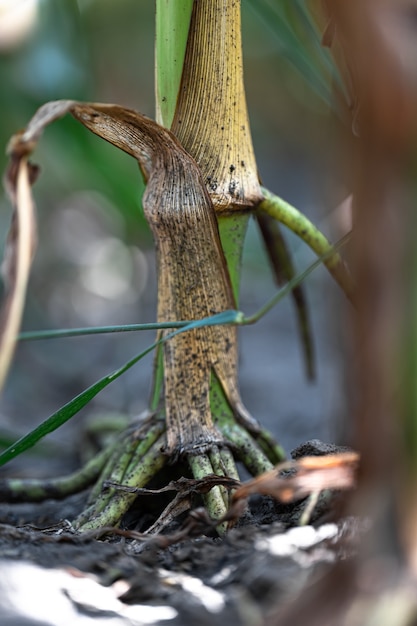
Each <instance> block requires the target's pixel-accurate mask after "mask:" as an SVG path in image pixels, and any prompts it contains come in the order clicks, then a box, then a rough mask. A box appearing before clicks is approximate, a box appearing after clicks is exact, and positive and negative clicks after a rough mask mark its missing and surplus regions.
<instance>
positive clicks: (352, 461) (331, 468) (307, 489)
mask: <svg viewBox="0 0 417 626" xmlns="http://www.w3.org/2000/svg"><path fill="white" fill-rule="evenodd" d="M358 464H359V455H358V454H357V453H356V452H343V453H339V454H329V455H325V456H307V457H303V458H301V459H299V460H297V461H287V462H284V463H280V464H279V465H277V466H276V467H275V468H274V469H273V470H271V471H269V472H265V473H264V474H261V475H260V476H257V477H256V478H253V479H252V480H249V481H247V482H245V483H243V484H242V485H241V486H240V487H239V488H238V489H236V491H235V493H234V494H233V499H232V505H231V507H230V511H229V513H228V519H231V518H233V517H234V516H235V517H236V516H239V515H240V513H241V511H242V508H243V506H244V503H245V502H246V500H247V498H248V497H249V496H250V495H252V494H261V495H265V496H272V497H273V498H275V499H276V500H279V501H280V502H284V503H286V502H293V501H295V500H300V499H302V498H304V497H306V496H308V495H309V494H311V493H316V492H318V491H323V490H324V489H337V490H344V489H352V488H353V487H354V486H355V484H356V472H357V468H358ZM288 470H292V473H291V474H290V475H288V473H285V472H287V471H288Z"/></svg>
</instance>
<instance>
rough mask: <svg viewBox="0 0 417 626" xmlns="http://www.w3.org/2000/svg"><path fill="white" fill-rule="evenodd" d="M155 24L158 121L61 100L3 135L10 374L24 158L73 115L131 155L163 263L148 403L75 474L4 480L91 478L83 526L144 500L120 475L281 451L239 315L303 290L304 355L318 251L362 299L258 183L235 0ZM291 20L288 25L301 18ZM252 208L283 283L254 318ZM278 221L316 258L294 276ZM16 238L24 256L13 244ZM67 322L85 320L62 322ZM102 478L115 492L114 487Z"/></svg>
mask: <svg viewBox="0 0 417 626" xmlns="http://www.w3.org/2000/svg"><path fill="white" fill-rule="evenodd" d="M267 7H269V4H267ZM270 10H271V11H272V10H273V9H272V8H271V9H270ZM302 15H304V17H305V16H306V15H307V14H306V13H305V12H304V13H302ZM285 23H286V22H285V20H284V21H283V24H285ZM156 24H157V28H156V95H157V111H156V121H153V120H150V119H149V118H147V117H145V116H143V115H141V114H140V113H137V112H136V111H133V110H130V109H126V108H123V107H120V106H118V105H113V104H97V103H80V102H76V101H73V100H61V101H55V102H50V103H48V104H46V105H44V106H43V107H41V109H39V111H38V112H37V113H36V114H35V115H34V117H33V118H32V120H31V121H30V122H29V124H28V125H27V127H26V129H24V130H23V131H21V132H20V133H18V134H16V135H15V136H14V137H13V138H12V140H11V142H10V144H9V155H10V166H9V170H8V174H7V184H8V188H9V194H10V197H11V200H12V202H13V204H14V206H15V217H14V228H13V229H12V231H11V236H10V237H9V244H8V259H9V262H8V275H9V282H10V294H9V300H8V302H7V303H6V307H8V308H9V310H11V309H13V314H12V315H10V314H9V315H8V316H7V315H6V317H5V323H4V329H3V335H2V341H3V346H2V351H1V360H0V375H1V377H2V379H4V377H5V375H6V372H7V369H8V365H9V362H10V358H11V355H12V353H13V349H14V345H15V340H16V335H17V332H18V326H19V323H20V317H21V312H22V309H23V303H24V294H25V290H26V283H27V276H28V271H29V266H30V256H31V249H32V234H31V228H30V220H31V219H32V215H33V210H32V208H33V207H32V201H31V195H30V186H31V184H32V183H33V181H34V179H35V178H36V170H35V168H34V166H32V165H31V163H30V162H29V156H30V154H31V153H32V151H33V149H34V147H35V145H36V143H37V141H38V140H39V139H40V136H41V134H42V132H43V130H44V128H45V127H46V126H47V125H48V124H50V123H51V122H53V121H55V120H56V119H58V118H60V117H62V116H63V115H65V114H67V113H70V114H71V115H72V116H73V117H74V118H75V119H76V120H78V121H79V122H80V123H81V124H82V125H83V126H85V127H86V128H87V129H89V130H90V131H91V132H93V133H95V134H96V135H98V136H99V137H102V138H103V139H105V140H106V141H108V142H110V143H111V144H113V145H114V146H116V147H117V148H119V149H121V150H123V151H124V152H127V153H128V154H130V155H131V156H132V157H133V158H134V159H136V160H137V161H138V163H139V166H140V170H141V173H142V176H143V178H144V180H145V182H146V191H145V194H144V197H143V209H144V214H145V217H146V220H147V221H148V224H149V225H150V228H151V231H152V233H153V237H154V241H155V246H156V252H157V264H158V267H157V269H158V320H157V323H156V324H155V325H154V326H153V327H154V328H155V329H156V330H157V333H158V334H157V338H156V341H155V343H154V344H153V345H152V346H150V347H149V349H148V350H146V353H148V352H150V351H153V350H155V366H154V377H153V389H152V394H151V401H150V406H149V415H148V416H147V418H146V419H145V420H143V421H142V422H140V423H134V424H132V426H131V427H129V428H128V429H127V430H126V431H125V432H123V433H122V434H121V435H120V436H119V438H118V439H117V440H116V441H115V442H114V443H113V444H112V446H111V447H110V448H108V449H105V450H104V451H103V452H101V453H100V454H99V455H98V456H97V457H95V458H94V459H92V460H91V461H90V462H89V463H88V464H87V465H86V466H85V467H84V468H82V469H81V470H80V471H78V472H76V473H75V474H74V475H73V476H69V477H65V478H62V479H61V478H59V479H54V480H50V481H47V482H46V483H42V482H39V481H32V483H31V482H30V481H29V482H28V481H23V482H20V481H13V480H9V481H8V482H7V484H6V485H4V488H3V491H4V493H5V494H9V497H11V498H15V499H18V498H29V499H30V498H31V499H34V500H39V499H42V498H45V497H50V496H54V497H64V496H65V495H67V494H69V493H73V492H75V491H78V490H80V489H82V488H85V487H87V486H89V485H93V488H92V490H91V494H90V499H89V503H88V506H87V508H86V510H85V511H83V512H82V513H81V514H80V516H79V518H78V519H77V520H74V525H75V527H76V528H77V529H79V530H80V531H85V530H89V529H93V528H98V527H102V526H109V525H117V524H118V523H119V522H120V520H121V518H122V516H123V515H124V513H125V512H126V511H127V510H128V509H129V507H130V506H131V504H132V502H133V500H134V499H135V497H136V495H135V493H131V492H129V491H126V490H125V491H123V490H119V489H118V488H117V485H118V484H122V485H123V486H125V487H128V488H129V487H133V488H141V487H145V486H146V485H147V484H148V482H149V481H150V480H151V479H152V478H153V477H154V476H155V475H157V474H158V472H159V471H160V470H161V469H162V468H163V467H164V466H165V465H166V464H167V463H175V462H177V461H178V460H181V461H185V462H186V464H187V465H188V467H189V470H190V472H191V474H192V476H193V477H194V478H195V479H197V480H199V479H202V478H204V477H207V476H209V475H212V474H214V475H217V476H220V477H221V476H223V477H226V478H234V479H237V478H238V472H237V468H236V458H237V459H239V460H241V461H242V462H243V463H244V465H245V466H246V467H247V469H248V470H249V471H250V472H251V473H252V474H259V473H261V472H264V471H266V470H269V469H271V468H272V467H273V465H275V464H276V463H278V462H279V461H281V460H283V459H284V452H283V450H282V448H281V446H280V445H279V444H278V443H276V442H275V441H274V439H273V438H272V436H271V435H270V433H268V432H267V431H265V430H264V429H263V428H262V427H261V426H260V425H259V424H258V422H257V420H256V419H255V418H254V417H253V416H251V415H250V413H249V412H248V410H247V409H246V408H245V406H244V405H243V403H242V400H241V397H240V392H239V386H238V346H237V334H236V332H237V326H238V325H244V324H248V323H254V322H255V321H256V320H257V319H259V317H261V316H262V315H263V314H264V313H265V312H266V311H267V310H269V308H271V307H272V306H274V305H275V303H276V302H277V301H278V300H279V299H280V298H281V297H283V295H285V294H286V293H289V292H291V291H293V290H294V291H293V293H294V294H295V300H296V302H297V304H298V313H299V318H300V322H301V327H302V328H303V332H304V339H305V341H306V345H307V348H306V352H307V354H308V342H309V332H308V318H307V317H306V312H305V308H304V301H303V293H302V291H301V288H300V283H301V281H302V279H303V278H304V277H305V275H306V274H307V273H308V272H310V271H312V269H314V267H316V266H317V265H319V264H321V263H324V264H325V265H326V266H327V268H328V269H329V271H330V272H331V273H332V275H333V276H334V277H335V279H336V280H337V282H338V283H339V284H340V285H341V287H342V288H343V289H344V291H345V292H346V294H347V296H348V297H349V298H351V299H352V298H353V286H352V281H351V278H350V275H349V272H348V270H347V269H346V267H345V264H344V263H343V261H342V259H341V257H340V256H339V254H338V252H337V251H336V250H335V249H334V248H333V247H332V246H331V245H330V243H329V242H328V241H327V240H326V238H325V237H324V236H323V235H322V233H321V232H320V231H319V230H318V229H317V228H316V227H315V226H314V225H313V224H312V223H311V222H310V221H309V220H308V219H307V218H306V217H305V216H304V215H302V214H301V213H300V212H299V211H297V210H296V209H295V207H292V206H291V205H289V204H288V203H286V202H285V201H284V200H282V199H281V198H279V197H278V196H276V195H275V194H273V193H271V192H270V191H268V190H266V189H264V188H263V187H262V186H261V184H260V182H259V177H258V171H257V166H256V159H255V154H254V151H253V146H252V140H251V132H250V124H249V118H248V113H247V107H246V100H245V91H244V83H243V67H242V46H241V27H240V3H239V2H236V1H235V0H176V1H175V2H173V1H172V0H157V2H156ZM308 24H309V25H310V27H311V22H310V21H309V22H308ZM283 32H284V34H285V33H287V35H288V34H291V29H288V28H287V30H286V31H285V30H284V31H283ZM323 54H324V53H323ZM324 58H325V59H326V62H328V58H327V56H324ZM300 65H301V68H302V69H303V65H302V63H301V64H300ZM304 69H305V68H304ZM316 78H317V76H316ZM251 216H253V217H255V219H256V220H257V221H258V223H259V226H260V229H261V233H262V235H263V237H264V240H265V243H266V247H267V251H268V253H269V255H270V257H271V261H272V263H273V267H274V270H275V272H276V275H277V278H278V279H279V280H280V281H281V282H282V281H284V282H286V283H287V285H286V286H285V287H283V289H282V290H281V291H280V292H279V293H278V294H277V296H275V297H274V298H273V299H272V300H271V302H270V303H268V304H267V305H266V306H265V307H264V308H263V309H262V310H261V311H260V312H259V313H258V314H257V315H255V316H253V317H252V318H247V317H245V316H244V315H243V313H241V312H240V311H239V309H238V298H239V279H240V264H241V255H242V249H243V243H244V238H245V232H246V229H247V224H248V220H249V218H250V217H251ZM280 223H281V224H284V225H285V226H287V227H288V228H290V229H291V230H293V231H294V232H295V233H296V234H297V235H298V236H300V237H301V238H302V239H303V240H304V241H305V242H306V243H307V244H308V245H309V246H310V247H311V248H312V249H313V250H314V252H315V253H316V254H317V255H318V257H319V259H318V261H317V262H316V263H315V264H314V266H312V267H310V268H309V269H308V270H307V272H306V273H304V274H302V275H300V276H295V274H294V269H293V267H292V263H291V259H290V258H289V254H288V251H287V249H286V246H285V244H284V240H283V237H282V233H281V230H280V226H279V224H280ZM25 226H26V230H25ZM22 242H23V243H22ZM21 248H24V250H25V251H26V253H25V255H22V254H20V253H19V250H20V249H21ZM135 328H136V329H137V330H138V329H140V327H139V326H138V327H135ZM147 328H149V325H148V326H147ZM102 330H103V331H104V330H105V329H102ZM112 330H115V329H114V328H113V329H112ZM63 334H67V335H68V334H80V331H77V330H76V331H72V332H71V331H63V332H61V333H59V332H57V333H56V335H61V336H62V335H63ZM38 336H39V335H38ZM143 355H144V353H142V354H140V355H137V356H135V357H134V358H133V359H131V360H130V361H129V362H128V363H126V364H125V365H123V366H122V367H121V368H119V369H118V370H117V371H115V372H112V373H111V374H110V375H108V376H105V377H104V378H102V379H100V380H99V381H98V382H96V383H95V384H94V385H92V386H91V387H90V388H88V389H87V390H85V391H84V392H82V393H80V394H79V395H78V396H77V397H76V398H74V399H73V400H71V401H70V402H69V403H67V404H66V405H65V406H64V407H62V408H61V409H60V410H59V411H57V412H56V413H54V414H53V415H52V416H51V417H50V418H48V419H47V420H46V421H45V422H44V423H43V424H42V425H41V426H40V427H38V428H37V429H35V430H34V431H32V433H30V434H29V435H27V436H26V437H24V438H22V439H21V440H19V441H18V442H16V443H15V444H13V445H12V446H11V447H10V448H9V449H8V450H6V451H5V452H4V453H3V454H2V455H0V463H2V464H4V463H6V462H7V461H8V460H10V459H11V458H14V457H15V456H16V455H17V454H19V453H21V452H23V451H24V450H25V449H27V448H28V447H30V446H32V445H34V444H35V443H36V442H37V441H39V439H41V438H42V437H44V436H45V435H46V434H47V433H48V432H51V431H52V430H54V429H56V428H58V427H59V426H60V425H61V424H62V423H64V422H65V421H67V420H68V419H70V418H71V417H72V416H73V415H75V414H76V413H77V412H78V411H79V410H80V409H81V408H82V407H83V406H85V405H86V404H87V403H88V402H89V401H90V400H91V399H92V398H93V397H95V396H96V395H97V394H98V393H99V392H100V391H101V390H102V389H104V388H105V387H107V386H108V385H109V384H110V383H111V382H113V381H114V380H116V379H117V378H119V377H120V376H121V375H122V374H123V373H124V372H125V371H127V370H128V369H129V368H130V367H132V366H133V365H135V364H136V363H137V362H138V361H139V360H140V359H141V358H142V356H143ZM108 483H111V485H112V487H111V488H110V489H109V488H105V485H106V484H108ZM204 498H205V504H206V507H207V509H208V511H209V513H210V515H211V516H212V518H214V519H220V518H222V517H223V516H224V514H225V513H226V511H227V508H228V502H229V496H228V493H227V491H226V490H225V489H224V488H223V487H222V486H218V485H216V486H214V487H213V488H212V489H211V490H210V491H209V492H208V493H207V494H206V495H205V496H204ZM184 506H185V505H184V504H183V503H182V504H181V506H180V507H179V508H177V509H176V510H173V509H172V507H171V509H170V510H169V511H167V512H166V513H165V516H164V515H163V516H162V517H161V519H160V520H159V522H157V523H156V525H155V526H154V527H153V529H152V530H154V531H155V532H156V531H158V530H160V529H161V528H162V527H163V525H164V524H165V523H166V522H167V521H169V520H170V519H172V516H173V515H174V514H178V513H180V512H183V510H184ZM187 506H189V504H188V505H187ZM223 530H224V528H223V527H219V531H220V532H222V531H223Z"/></svg>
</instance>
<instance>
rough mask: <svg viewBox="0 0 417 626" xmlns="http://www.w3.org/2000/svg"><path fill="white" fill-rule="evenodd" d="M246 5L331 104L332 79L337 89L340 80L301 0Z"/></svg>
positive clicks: (251, 1)
mask: <svg viewBox="0 0 417 626" xmlns="http://www.w3.org/2000/svg"><path fill="white" fill-rule="evenodd" d="M249 6H250V7H251V9H252V11H253V12H254V13H255V14H256V15H257V17H258V18H259V19H260V20H261V21H262V23H263V24H264V26H265V28H266V29H268V30H269V31H272V33H273V34H274V35H275V37H276V38H277V40H278V43H279V49H280V52H281V53H282V54H283V55H284V56H285V57H286V58H287V59H288V61H290V63H292V64H293V65H294V67H295V68H296V69H297V70H298V72H300V74H301V75H302V76H303V78H304V79H305V80H306V81H307V83H308V84H309V86H310V87H311V88H312V89H313V91H314V92H315V93H316V94H317V95H318V96H320V98H321V99H322V100H324V102H325V103H326V104H327V105H328V106H329V107H331V108H335V98H334V95H333V91H332V83H334V84H335V85H337V87H338V88H339V89H341V88H342V87H341V85H342V83H341V81H340V77H339V73H338V70H337V68H336V66H335V64H334V62H333V59H332V57H331V55H330V53H329V51H328V50H327V49H326V48H323V47H322V45H321V36H320V34H319V33H318V30H317V28H316V26H315V24H314V22H313V20H312V18H311V15H310V12H309V9H308V8H307V7H306V2H305V0H304V1H303V0H279V1H277V0H249Z"/></svg>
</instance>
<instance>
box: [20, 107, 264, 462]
mask: <svg viewBox="0 0 417 626" xmlns="http://www.w3.org/2000/svg"><path fill="white" fill-rule="evenodd" d="M68 112H69V113H71V114H72V115H73V117H74V118H76V119H77V120H78V121H80V122H81V123H82V124H83V125H84V126H85V127H86V128H88V129H89V130H91V131H92V132H93V133H95V134H96V135H98V136H99V137H102V138H103V139H106V140H107V141H108V142H110V143H112V144H113V145H115V146H116V147H118V148H120V149H121V150H123V151H124V152H127V153H128V154H130V155H131V156H133V157H134V158H135V159H137V161H138V163H139V166H140V168H141V170H142V173H143V175H144V177H145V178H146V179H147V187H146V191H145V194H144V196H143V208H144V212H145V216H146V218H147V220H148V222H149V224H150V227H151V229H152V232H153V235H154V238H155V243H156V249H157V258H158V263H159V272H158V276H159V277H160V282H159V285H158V320H159V321H164V322H166V321H177V320H185V319H188V320H198V319H201V318H205V317H208V316H211V315H214V314H216V313H221V312H222V311H225V310H228V309H233V308H235V302H234V298H233V294H232V289H231V285H230V279H229V275H228V271H227V267H226V262H225V258H224V254H223V250H222V247H221V244H220V238H219V233H218V227H217V221H216V217H215V213H214V208H213V204H212V201H211V199H210V197H209V195H208V193H207V191H206V187H205V184H204V180H203V178H202V175H201V173H200V169H199V167H198V166H197V164H196V162H195V161H194V159H192V158H191V157H190V156H189V154H188V153H187V152H186V151H185V150H184V148H183V147H182V146H181V144H180V143H179V141H178V139H177V138H176V137H175V136H174V135H173V134H172V133H171V132H170V131H168V130H167V129H165V128H163V127H162V126H160V125H159V124H157V123H156V122H154V121H152V120H150V119H149V118H147V117H145V116H143V115H141V114H139V113H137V112H135V111H132V110H130V109H125V108H123V107H120V106H116V105H112V104H88V103H86V104H82V103H77V102H74V101H71V100H62V101H57V102H50V103H48V104H45V105H44V106H43V107H41V108H40V109H39V110H38V111H37V113H36V114H35V116H34V117H33V118H32V120H31V121H30V122H29V124H28V126H27V128H26V129H25V130H24V131H23V132H21V133H19V134H18V135H16V136H15V137H14V138H13V139H12V141H11V157H12V161H14V162H16V163H18V164H19V167H20V164H21V163H22V162H23V160H24V159H26V156H27V155H28V154H29V153H30V152H31V151H32V150H33V149H34V147H35V146H36V142H37V140H38V139H39V137H40V135H41V134H42V131H43V129H44V128H45V127H46V126H47V125H48V124H49V123H50V122H52V121H54V120H56V119H57V118H59V117H61V116H63V115H65V114H66V113H68ZM236 363H237V339H236V329H235V328H233V327H230V326H212V327H200V328H196V329H193V330H191V331H189V332H187V333H184V334H181V335H177V336H176V337H174V338H173V339H171V340H170V341H168V342H167V343H165V345H164V376H165V380H164V382H165V408H166V420H167V450H168V452H169V453H170V454H171V455H174V456H175V455H176V454H182V453H184V452H196V451H201V450H204V449H206V448H207V447H209V446H211V445H212V444H214V443H222V435H221V434H220V433H219V432H218V431H217V429H216V428H215V426H214V424H213V421H212V417H211V412H210V399H209V386H210V377H211V373H212V371H214V372H215V373H216V376H217V378H218V380H219V381H220V383H221V385H222V387H223V390H224V392H225V395H226V397H227V399H228V401H229V402H230V405H231V406H232V407H233V409H234V411H235V413H236V415H237V418H238V419H240V420H241V422H243V423H244V424H245V425H246V426H247V427H248V428H249V429H251V430H252V431H257V430H258V425H257V422H256V421H255V420H253V418H252V417H251V416H250V415H249V414H248V413H247V411H246V410H245V408H244V407H243V405H242V402H241V400H240V395H239V391H238V386H237V371H236Z"/></svg>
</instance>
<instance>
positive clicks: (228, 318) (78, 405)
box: [0, 311, 243, 466]
mask: <svg viewBox="0 0 417 626" xmlns="http://www.w3.org/2000/svg"><path fill="white" fill-rule="evenodd" d="M242 318H243V315H242V313H239V312H238V311H225V312H224V313H219V314H217V315H213V316H212V317H210V318H205V319H202V320H195V321H193V322H191V323H189V324H187V325H186V326H184V327H183V328H179V329H178V330H175V331H174V332H172V333H169V335H166V336H165V337H163V338H161V339H159V340H158V341H156V342H154V343H153V344H152V345H150V346H149V347H148V348H147V349H146V350H144V351H143V352H141V353H140V354H138V355H136V356H135V357H133V359H131V360H130V361H128V362H127V363H125V364H124V365H123V366H122V367H120V368H119V369H117V370H115V371H114V372H112V373H111V374H109V375H107V376H104V377H103V378H101V379H100V380H98V381H97V382H96V383H94V384H93V385H91V387H88V389H86V390H85V391H83V392H82V393H80V394H79V395H78V396H76V397H75V398H73V399H72V400H70V401H69V402H67V404H65V405H64V406H63V407H61V408H60V409H58V411H56V412H55V413H53V414H52V415H51V416H50V417H48V418H47V419H46V420H45V421H44V422H42V424H40V425H39V426H38V427H37V428H35V429H34V430H32V431H31V432H30V433H28V434H27V435H25V436H24V437H21V438H20V439H19V440H18V441H16V442H15V443H14V444H12V445H11V446H10V447H9V448H7V450H5V451H4V452H2V453H1V454H0V466H1V465H5V464H6V463H8V462H9V461H11V460H12V459H14V458H15V457H17V456H18V455H19V454H22V452H25V450H28V449H29V448H31V447H33V446H34V445H35V444H36V443H37V442H38V441H39V440H40V439H43V437H45V436H46V435H48V434H49V433H52V432H53V431H54V430H56V429H57V428H59V427H60V426H62V424H65V422H67V421H68V420H70V419H71V418H72V417H74V415H76V414H77V413H78V412H79V411H80V410H81V409H82V408H84V407H85V406H86V405H87V404H88V403H89V402H90V401H91V400H92V399H93V398H94V397H95V396H96V395H97V394H98V393H99V392H100V391H102V390H103V389H104V388H105V387H107V386H108V385H110V383H112V382H113V381H114V380H116V379H117V378H119V377H120V376H121V375H122V374H124V373H125V372H126V371H127V370H128V369H130V368H131V367H133V365H135V364H136V363H137V362H138V361H140V360H141V359H142V358H143V357H144V356H146V355H147V354H149V352H152V350H154V349H155V348H156V347H157V346H158V345H160V344H162V343H165V341H168V340H169V339H171V338H172V337H175V336H176V335H178V334H179V333H182V332H185V331H187V330H192V329H193V328H199V327H201V326H216V325H220V324H230V323H238V322H239V321H240V320H241V319H242Z"/></svg>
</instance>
